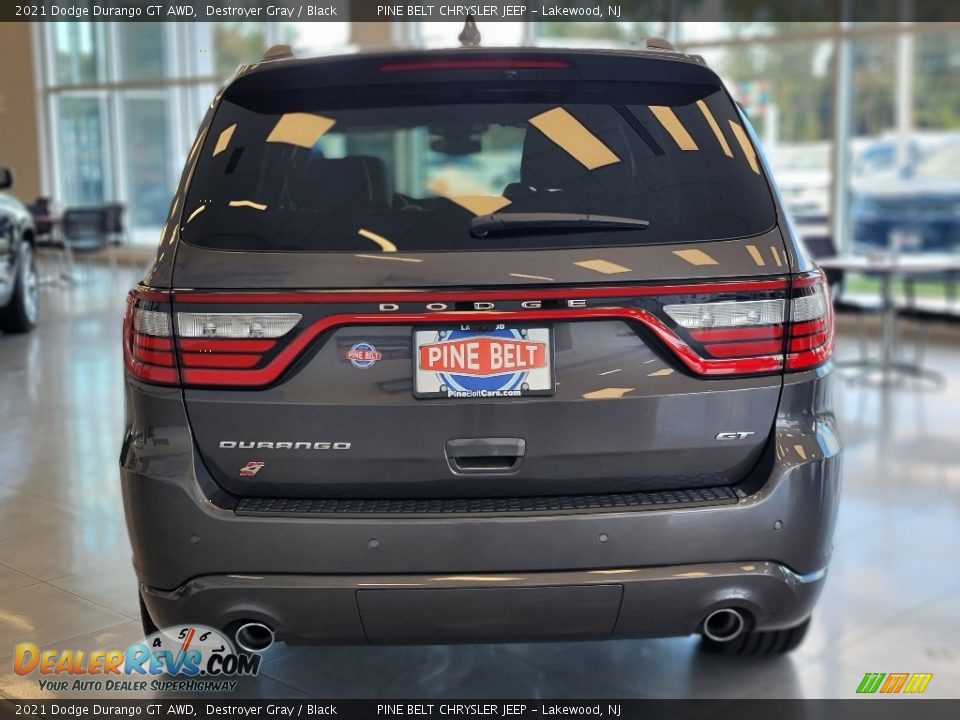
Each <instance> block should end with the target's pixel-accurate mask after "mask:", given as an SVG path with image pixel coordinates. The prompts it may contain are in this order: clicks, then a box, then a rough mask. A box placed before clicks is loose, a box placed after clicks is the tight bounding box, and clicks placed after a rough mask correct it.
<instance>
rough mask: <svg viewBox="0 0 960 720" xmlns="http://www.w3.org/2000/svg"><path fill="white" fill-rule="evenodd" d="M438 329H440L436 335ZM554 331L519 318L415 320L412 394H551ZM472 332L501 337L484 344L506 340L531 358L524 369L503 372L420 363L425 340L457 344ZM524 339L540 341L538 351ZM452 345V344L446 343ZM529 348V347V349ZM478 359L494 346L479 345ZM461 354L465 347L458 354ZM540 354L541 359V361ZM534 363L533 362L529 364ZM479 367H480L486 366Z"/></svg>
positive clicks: (466, 397) (460, 396) (553, 390)
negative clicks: (426, 323) (434, 322)
mask: <svg viewBox="0 0 960 720" xmlns="http://www.w3.org/2000/svg"><path fill="white" fill-rule="evenodd" d="M441 333H442V335H441ZM554 337H555V332H554V328H553V326H552V324H550V323H537V324H532V325H527V324H523V323H460V324H445V325H430V326H415V327H414V328H413V333H412V335H411V339H410V347H411V353H410V354H411V361H412V362H411V373H412V383H413V396H414V397H415V398H417V399H443V400H521V399H523V398H526V397H537V396H540V397H542V396H550V395H554V394H555V393H556V391H557V378H556V358H555V351H554ZM476 338H480V339H481V343H483V341H482V339H483V338H495V339H497V340H500V341H501V342H493V343H489V345H494V344H496V345H506V346H515V347H517V348H519V349H518V350H517V351H516V354H517V355H518V356H521V355H524V354H526V355H527V359H528V360H533V365H531V367H530V368H529V369H518V368H515V367H513V366H511V369H509V370H507V371H506V372H503V373H496V374H489V373H487V374H477V373H469V372H462V373H458V372H453V371H450V370H449V369H448V367H449V366H443V369H442V370H438V369H435V367H433V368H432V367H426V368H424V367H422V365H421V359H422V358H421V349H422V348H424V347H426V346H428V345H431V346H433V345H460V344H461V343H457V342H456V341H458V340H462V341H464V343H469V342H470V341H471V340H474V339H476ZM529 344H534V345H542V346H543V347H542V352H541V351H540V350H537V349H533V350H531V349H530V348H529ZM451 350H452V348H451ZM531 352H532V353H533V354H532V355H531ZM478 353H479V354H480V356H481V360H480V362H481V365H491V366H492V364H493V361H492V359H491V361H490V362H486V361H485V360H484V358H485V357H490V358H492V356H493V354H494V353H495V351H494V350H493V349H492V348H490V347H488V345H487V344H481V346H480V347H479V348H478ZM462 357H465V353H461V355H459V356H457V359H459V358H462ZM540 360H542V361H543V362H544V363H545V364H543V365H540V364H539V361H540ZM534 365H536V366H534ZM486 369H487V368H482V369H481V370H480V371H479V372H483V371H485V370H486Z"/></svg>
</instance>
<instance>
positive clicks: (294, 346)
mask: <svg viewBox="0 0 960 720" xmlns="http://www.w3.org/2000/svg"><path fill="white" fill-rule="evenodd" d="M611 318H613V319H623V320H629V321H633V322H638V323H640V324H642V325H644V326H645V327H647V328H649V329H650V330H651V331H652V332H653V333H654V335H656V336H657V337H658V338H659V339H660V340H661V341H662V342H663V343H664V344H665V345H667V347H669V348H670V350H672V351H673V352H674V353H675V354H676V355H677V356H678V357H679V358H680V360H681V361H682V362H683V363H684V364H685V365H686V366H687V367H688V368H690V369H691V370H692V371H693V372H695V373H697V374H700V375H710V376H716V375H737V374H743V373H763V372H776V371H778V370H780V369H781V368H782V367H783V360H782V356H780V355H771V356H766V357H752V358H742V359H736V360H727V359H706V358H702V357H700V356H699V355H698V354H697V353H696V352H695V351H694V350H693V349H692V348H691V347H690V346H689V345H687V344H686V343H685V342H683V341H682V340H681V339H680V338H679V337H677V336H676V335H675V334H674V333H673V331H672V330H670V329H669V328H668V327H667V326H666V325H664V323H663V322H662V321H661V320H660V319H659V318H657V317H656V316H655V315H653V314H651V313H649V312H647V311H646V310H641V309H637V308H582V309H576V310H529V311H520V312H479V313H478V312H438V313H429V314H410V315H406V314H405V315H389V316H381V315H346V314H344V315H331V316H329V317H326V318H323V319H322V320H318V321H317V322H315V323H314V324H313V325H311V326H309V327H308V328H306V329H305V330H303V332H301V333H300V334H299V335H297V336H296V337H294V338H293V339H292V340H291V341H290V343H289V344H288V345H287V346H286V347H284V348H283V350H281V351H280V352H279V353H277V355H276V356H275V357H274V358H273V359H272V360H271V361H270V362H269V363H268V364H267V365H266V366H264V367H262V368H257V369H255V370H213V369H200V368H190V367H184V368H183V381H184V382H185V383H187V384H188V385H244V386H262V385H269V384H270V383H272V382H275V381H276V380H277V379H278V378H279V377H280V375H281V374H282V373H283V372H284V371H285V370H286V369H287V368H288V367H289V366H290V365H291V363H293V361H294V360H295V359H296V358H297V356H298V355H300V353H301V352H303V350H305V349H306V347H307V346H308V345H309V344H310V343H311V342H312V341H313V340H314V339H315V338H316V337H317V336H319V335H320V334H321V333H323V332H325V331H326V330H329V329H330V328H334V327H339V326H343V325H385V324H411V325H418V324H424V323H431V324H436V323H437V322H443V321H445V320H446V321H451V322H524V321H528V320H568V319H576V320H591V319H611Z"/></svg>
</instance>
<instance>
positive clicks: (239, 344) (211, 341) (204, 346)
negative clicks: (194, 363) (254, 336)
mask: <svg viewBox="0 0 960 720" xmlns="http://www.w3.org/2000/svg"><path fill="white" fill-rule="evenodd" d="M179 343H180V349H181V350H182V351H183V352H217V353H221V352H226V353H264V352H267V351H268V350H272V349H273V346H274V345H276V344H277V341H276V340H218V339H216V338H180V340H179Z"/></svg>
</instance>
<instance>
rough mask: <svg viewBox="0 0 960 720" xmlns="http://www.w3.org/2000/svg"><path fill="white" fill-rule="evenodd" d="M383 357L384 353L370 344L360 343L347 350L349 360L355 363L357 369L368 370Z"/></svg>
mask: <svg viewBox="0 0 960 720" xmlns="http://www.w3.org/2000/svg"><path fill="white" fill-rule="evenodd" d="M382 357H383V353H381V352H380V351H378V350H377V349H376V348H375V347H374V346H373V345H371V344H370V343H368V342H359V343H357V344H356V345H354V346H353V347H352V348H350V349H349V350H347V360H349V361H350V362H351V363H353V366H354V367H355V368H360V369H361V370H366V369H367V368H368V367H371V366H372V365H373V364H374V363H375V362H376V361H377V360H379V359H380V358H382Z"/></svg>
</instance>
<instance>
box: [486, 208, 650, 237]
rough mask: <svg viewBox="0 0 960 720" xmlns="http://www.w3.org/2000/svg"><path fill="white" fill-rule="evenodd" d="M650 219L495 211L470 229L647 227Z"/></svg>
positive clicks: (608, 228) (497, 230) (502, 230)
mask: <svg viewBox="0 0 960 720" xmlns="http://www.w3.org/2000/svg"><path fill="white" fill-rule="evenodd" d="M648 227H650V222H649V221H647V220H641V219H640V218H630V217H618V216H616V215H588V214H586V213H554V212H536V213H491V214H489V215H480V216H479V217H475V218H473V220H471V221H470V232H471V234H473V235H476V236H478V237H483V236H484V235H489V234H491V233H505V232H512V231H523V230H541V229H542V230H550V229H551V228H556V229H558V230H564V231H569V230H646V229H647V228H648Z"/></svg>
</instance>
